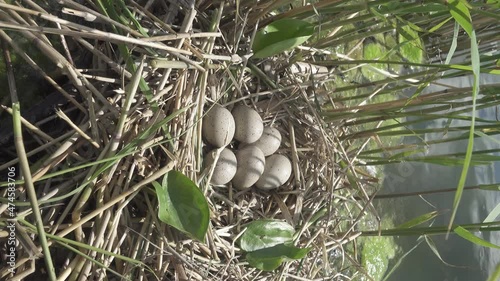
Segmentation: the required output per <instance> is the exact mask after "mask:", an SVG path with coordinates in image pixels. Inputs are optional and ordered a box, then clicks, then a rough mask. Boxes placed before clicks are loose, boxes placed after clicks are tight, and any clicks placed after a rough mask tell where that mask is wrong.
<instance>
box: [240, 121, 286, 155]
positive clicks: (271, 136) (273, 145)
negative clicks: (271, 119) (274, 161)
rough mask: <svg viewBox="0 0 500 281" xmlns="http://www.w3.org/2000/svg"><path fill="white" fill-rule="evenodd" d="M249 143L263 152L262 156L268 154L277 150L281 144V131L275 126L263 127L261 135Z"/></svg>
mask: <svg viewBox="0 0 500 281" xmlns="http://www.w3.org/2000/svg"><path fill="white" fill-rule="evenodd" d="M247 145H248V144H243V145H242V146H241V148H243V147H245V146H247ZM251 145H255V146H256V147H258V148H260V150H262V152H264V156H269V155H271V154H273V153H275V152H276V150H278V148H280V145H281V133H280V131H278V130H277V129H275V128H271V127H264V132H263V133H262V136H261V137H260V138H259V139H258V140H257V141H256V142H254V143H252V144H251Z"/></svg>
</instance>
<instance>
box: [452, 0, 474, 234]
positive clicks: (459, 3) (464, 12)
mask: <svg viewBox="0 0 500 281" xmlns="http://www.w3.org/2000/svg"><path fill="white" fill-rule="evenodd" d="M448 3H449V7H450V13H451V15H452V16H453V18H454V19H455V21H457V22H458V23H459V24H460V25H461V26H462V28H463V29H465V30H466V32H467V34H468V35H469V37H470V56H471V66H472V73H473V77H474V82H473V85H472V108H471V116H472V118H471V124H470V130H469V138H468V141H467V150H466V152H465V158H464V166H463V168H462V172H461V174H460V179H459V182H458V186H457V191H456V192H455V198H454V199H453V209H452V213H451V218H450V222H449V224H448V233H449V232H450V231H451V228H452V225H453V221H454V220H455V216H456V214H457V210H458V206H459V204H460V199H461V198H462V194H463V191H464V186H465V181H466V179H467V173H468V171H469V167H470V164H471V160H472V151H473V147H474V131H475V122H476V102H477V96H478V95H479V84H480V75H481V60H480V58H479V46H478V44H477V38H476V32H475V30H474V28H473V26H472V20H471V17H470V12H469V8H468V7H467V5H468V3H467V2H466V1H464V0H453V1H450V2H448ZM453 7H456V8H455V9H454V8H453ZM457 11H460V12H457ZM460 17H462V18H461V19H460Z"/></svg>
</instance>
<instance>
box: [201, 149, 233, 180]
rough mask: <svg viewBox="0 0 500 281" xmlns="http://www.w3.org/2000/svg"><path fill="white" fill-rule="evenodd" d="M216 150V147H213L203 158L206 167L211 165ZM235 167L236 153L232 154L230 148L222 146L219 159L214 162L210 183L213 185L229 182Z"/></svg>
mask: <svg viewBox="0 0 500 281" xmlns="http://www.w3.org/2000/svg"><path fill="white" fill-rule="evenodd" d="M216 151H217V149H214V150H212V151H210V152H209V153H208V154H207V157H206V158H205V161H206V162H207V167H210V166H211V165H213V163H214V160H215V158H214V157H215V154H216ZM236 167H237V160H236V155H234V153H233V152H232V151H231V150H229V149H227V148H224V149H223V150H222V151H221V152H220V154H219V159H218V160H217V164H215V167H214V172H213V174H212V179H211V180H210V183H211V184H214V185H223V184H226V183H228V182H230V181H231V180H232V179H233V177H234V175H235V174H236Z"/></svg>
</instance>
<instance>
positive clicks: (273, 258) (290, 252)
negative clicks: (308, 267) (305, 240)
mask: <svg viewBox="0 0 500 281" xmlns="http://www.w3.org/2000/svg"><path fill="white" fill-rule="evenodd" d="M310 250H311V248H297V247H295V246H293V245H291V244H279V245H276V246H273V247H270V248H265V249H260V250H257V251H253V252H250V253H248V254H247V255H246V260H247V262H248V263H249V264H250V265H251V266H253V267H255V268H257V269H260V270H264V271H271V270H275V269H276V268H278V267H279V266H280V265H281V263H282V262H284V261H291V260H298V259H302V258H304V257H305V256H306V255H307V253H309V251H310Z"/></svg>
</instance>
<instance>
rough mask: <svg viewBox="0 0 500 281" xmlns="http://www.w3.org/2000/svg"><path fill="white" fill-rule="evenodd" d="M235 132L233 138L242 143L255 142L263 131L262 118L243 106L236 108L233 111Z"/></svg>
mask: <svg viewBox="0 0 500 281" xmlns="http://www.w3.org/2000/svg"><path fill="white" fill-rule="evenodd" d="M232 113H233V117H234V122H235V124H236V131H235V133H234V138H235V139H237V140H239V141H240V142H243V143H253V142H256V141H257V140H258V139H259V138H260V137H261V136H262V132H263V131H264V124H263V123H262V118H261V117H260V115H259V113H257V111H255V110H253V109H251V108H249V107H247V106H245V105H239V106H236V107H235V108H234V109H233V111H232Z"/></svg>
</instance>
